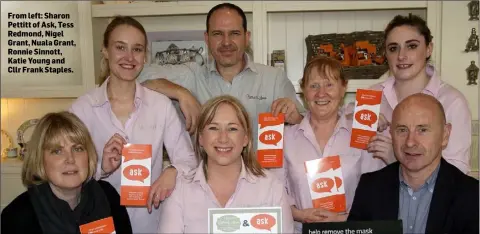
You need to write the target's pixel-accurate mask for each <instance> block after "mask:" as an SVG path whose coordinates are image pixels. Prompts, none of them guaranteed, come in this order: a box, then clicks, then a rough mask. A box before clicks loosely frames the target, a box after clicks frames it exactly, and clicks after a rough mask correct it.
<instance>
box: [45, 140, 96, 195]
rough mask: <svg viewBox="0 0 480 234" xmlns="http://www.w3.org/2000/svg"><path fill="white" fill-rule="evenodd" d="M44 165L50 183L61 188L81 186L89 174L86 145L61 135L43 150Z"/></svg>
mask: <svg viewBox="0 0 480 234" xmlns="http://www.w3.org/2000/svg"><path fill="white" fill-rule="evenodd" d="M43 155H44V156H43V157H44V158H43V166H44V168H45V175H46V177H47V178H48V181H49V183H50V185H52V186H55V187H57V188H59V189H60V190H73V189H78V188H81V186H82V183H83V182H84V181H85V180H86V179H87V176H88V170H89V165H88V153H87V150H86V148H85V146H83V145H81V144H76V143H73V142H71V141H70V140H68V138H67V137H59V138H58V139H56V140H55V141H54V143H50V144H49V146H47V147H46V148H45V149H44V152H43Z"/></svg>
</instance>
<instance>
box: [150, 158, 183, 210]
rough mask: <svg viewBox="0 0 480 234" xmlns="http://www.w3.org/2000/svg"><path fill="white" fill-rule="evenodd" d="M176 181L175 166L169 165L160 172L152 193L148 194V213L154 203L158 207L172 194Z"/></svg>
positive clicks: (151, 190)
mask: <svg viewBox="0 0 480 234" xmlns="http://www.w3.org/2000/svg"><path fill="white" fill-rule="evenodd" d="M176 181H177V169H176V168H174V167H169V168H167V169H165V170H164V171H163V172H162V174H160V176H159V177H158V179H157V180H156V181H155V182H154V183H153V184H152V187H151V188H150V193H149V194H148V200H147V209H148V213H151V212H152V204H153V205H154V207H155V208H158V206H160V202H161V201H163V200H165V199H166V198H167V197H169V196H170V195H171V194H172V192H173V189H174V188H175V183H176Z"/></svg>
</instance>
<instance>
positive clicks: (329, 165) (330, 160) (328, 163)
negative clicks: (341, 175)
mask: <svg viewBox="0 0 480 234" xmlns="http://www.w3.org/2000/svg"><path fill="white" fill-rule="evenodd" d="M338 168H340V160H339V158H338V157H336V156H332V157H325V158H322V160H320V162H319V163H318V170H317V173H323V172H326V171H328V170H330V169H333V170H336V169H338Z"/></svg>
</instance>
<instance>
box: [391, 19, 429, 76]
mask: <svg viewBox="0 0 480 234" xmlns="http://www.w3.org/2000/svg"><path fill="white" fill-rule="evenodd" d="M385 45H386V52H385V56H386V58H387V60H388V65H389V68H390V71H391V72H393V75H394V76H395V79H399V80H410V79H415V78H416V77H418V76H419V74H421V73H422V72H425V65H426V63H427V61H426V60H427V58H429V57H430V56H431V55H432V48H433V45H432V43H429V44H428V45H427V44H426V42H425V36H424V35H422V34H421V33H420V32H419V30H418V29H417V28H416V27H412V26H408V25H402V26H398V27H396V28H393V29H392V30H391V31H390V32H389V33H388V35H387V38H386V41H385Z"/></svg>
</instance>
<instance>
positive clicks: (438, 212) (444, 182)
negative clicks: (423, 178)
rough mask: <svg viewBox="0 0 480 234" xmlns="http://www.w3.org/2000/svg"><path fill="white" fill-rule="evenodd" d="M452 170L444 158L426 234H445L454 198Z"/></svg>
mask: <svg viewBox="0 0 480 234" xmlns="http://www.w3.org/2000/svg"><path fill="white" fill-rule="evenodd" d="M450 169H451V168H450V165H448V164H447V163H446V161H445V160H444V159H443V158H442V159H441V161H440V168H439V171H438V177H437V181H436V182H435V189H434V191H433V196H432V201H431V202H430V210H429V212H428V219H427V227H426V230H425V232H426V233H445V230H444V227H445V225H447V223H446V221H447V215H448V213H449V212H448V210H449V207H450V205H451V203H452V199H453V196H454V193H453V192H452V191H451V190H452V188H453V186H454V181H453V178H452V176H451V173H450V172H451V171H450Z"/></svg>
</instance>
